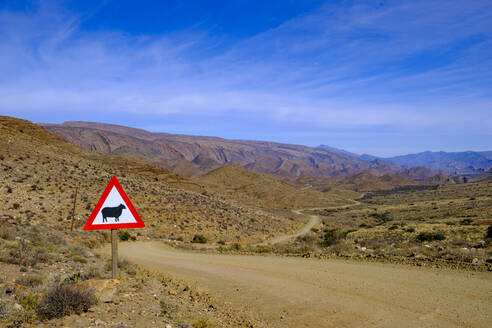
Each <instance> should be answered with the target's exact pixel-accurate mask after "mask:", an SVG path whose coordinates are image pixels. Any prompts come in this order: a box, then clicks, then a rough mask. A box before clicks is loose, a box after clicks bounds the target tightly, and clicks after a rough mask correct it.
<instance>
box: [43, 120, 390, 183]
mask: <svg viewBox="0 0 492 328" xmlns="http://www.w3.org/2000/svg"><path fill="white" fill-rule="evenodd" d="M41 125H42V126H43V127H44V128H46V129H47V130H49V131H51V132H53V133H55V134H57V135H58V136H60V137H62V138H63V139H65V140H67V141H69V142H71V143H74V144H76V145H79V146H81V147H84V148H86V149H88V150H91V151H97V152H102V153H106V154H118V155H124V156H129V157H134V158H140V159H144V160H147V161H150V162H152V163H155V164H157V165H159V166H161V167H164V168H167V169H169V170H172V171H173V172H176V173H179V174H181V175H185V176H200V175H203V174H205V173H207V172H210V171H211V170H214V169H216V168H218V167H220V166H223V165H225V164H235V165H239V166H241V167H243V168H245V169H247V170H249V171H252V172H257V173H265V174H270V175H274V176H277V177H281V178H287V179H296V178H298V177H300V176H303V175H309V176H312V177H335V176H348V175H355V174H357V173H360V172H363V171H368V172H371V173H372V174H374V175H382V174H384V173H387V172H389V171H395V170H398V169H399V167H398V166H397V165H395V164H391V163H387V162H383V161H375V162H366V161H363V160H360V159H359V158H357V157H356V156H353V155H351V154H346V153H342V152H338V151H334V150H329V149H323V148H312V147H307V146H300V145H289V144H281V143H274V142H266V141H247V140H226V139H221V138H216V137H198V136H188V135H173V134H167V133H151V132H148V131H145V130H140V129H134V128H129V127H123V126H118V125H110V124H101V123H90V122H65V123H63V124H41Z"/></svg>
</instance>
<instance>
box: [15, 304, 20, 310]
mask: <svg viewBox="0 0 492 328" xmlns="http://www.w3.org/2000/svg"><path fill="white" fill-rule="evenodd" d="M20 309H22V305H20V304H18V303H15V304H14V310H20Z"/></svg>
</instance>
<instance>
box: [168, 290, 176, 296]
mask: <svg viewBox="0 0 492 328" xmlns="http://www.w3.org/2000/svg"><path fill="white" fill-rule="evenodd" d="M169 295H172V296H176V295H178V293H177V292H175V291H174V290H170V291H169Z"/></svg>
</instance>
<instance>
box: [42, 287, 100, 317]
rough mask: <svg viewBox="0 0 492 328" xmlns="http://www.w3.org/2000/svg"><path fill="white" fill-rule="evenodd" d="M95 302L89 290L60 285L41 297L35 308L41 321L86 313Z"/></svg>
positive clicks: (92, 293)
mask: <svg viewBox="0 0 492 328" xmlns="http://www.w3.org/2000/svg"><path fill="white" fill-rule="evenodd" d="M96 302H97V299H96V297H95V295H94V292H93V291H92V290H91V289H85V288H81V287H78V286H76V285H73V284H68V283H60V284H58V285H55V286H54V287H53V288H51V289H50V290H48V292H47V293H46V294H45V295H44V296H43V298H42V299H41V302H40V303H39V305H38V306H37V313H38V316H39V318H40V319H41V320H45V319H48V320H49V319H52V318H62V317H64V316H67V315H70V314H72V313H76V314H80V313H82V312H86V311H87V310H88V309H89V308H90V307H91V306H93V305H95V304H96Z"/></svg>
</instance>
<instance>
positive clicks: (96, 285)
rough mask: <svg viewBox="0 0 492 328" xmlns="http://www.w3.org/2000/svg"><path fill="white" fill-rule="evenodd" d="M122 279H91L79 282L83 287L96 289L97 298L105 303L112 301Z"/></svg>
mask: <svg viewBox="0 0 492 328" xmlns="http://www.w3.org/2000/svg"><path fill="white" fill-rule="evenodd" d="M119 283H120V281H119V280H116V279H89V280H85V281H82V282H80V283H79V285H80V286H82V287H83V288H90V289H92V290H94V294H95V295H96V297H97V299H98V300H99V301H100V302H103V303H110V302H112V301H113V297H114V295H115V293H116V291H117V289H118V285H119Z"/></svg>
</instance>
